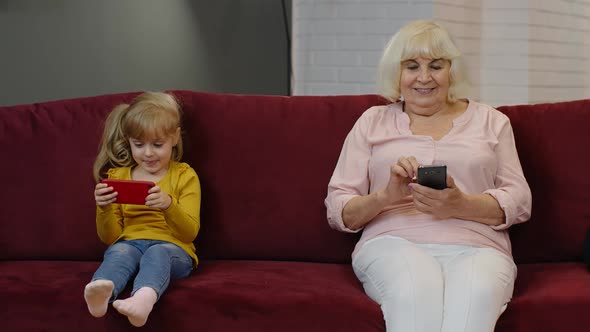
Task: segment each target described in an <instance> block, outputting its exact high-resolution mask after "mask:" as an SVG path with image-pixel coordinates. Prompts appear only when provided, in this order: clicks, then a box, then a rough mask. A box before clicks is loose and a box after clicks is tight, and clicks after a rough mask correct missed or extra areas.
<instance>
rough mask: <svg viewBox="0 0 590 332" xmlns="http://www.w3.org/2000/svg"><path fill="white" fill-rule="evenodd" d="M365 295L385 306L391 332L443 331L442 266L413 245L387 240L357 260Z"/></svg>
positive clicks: (372, 244) (366, 247)
mask: <svg viewBox="0 0 590 332" xmlns="http://www.w3.org/2000/svg"><path fill="white" fill-rule="evenodd" d="M353 269H354V272H355V274H356V275H357V277H358V278H359V280H360V281H361V282H362V284H363V287H364V289H365V292H366V293H367V295H368V296H369V297H371V298H372V299H373V300H374V301H375V302H377V303H379V304H380V305H381V310H382V311H383V316H384V318H385V325H386V329H387V331H393V332H395V331H404V332H432V331H440V328H441V324H442V316H443V277H442V271H441V268H440V265H439V263H438V262H437V261H436V260H435V259H434V258H432V257H431V256H430V255H429V254H427V253H426V252H424V251H423V250H422V249H420V248H418V247H417V246H416V245H414V244H413V243H411V242H409V241H406V240H404V239H401V238H397V237H392V236H384V237H381V238H377V239H374V240H370V241H369V242H367V243H365V244H364V245H363V247H362V248H361V250H360V251H359V252H358V253H357V255H356V256H355V258H354V260H353Z"/></svg>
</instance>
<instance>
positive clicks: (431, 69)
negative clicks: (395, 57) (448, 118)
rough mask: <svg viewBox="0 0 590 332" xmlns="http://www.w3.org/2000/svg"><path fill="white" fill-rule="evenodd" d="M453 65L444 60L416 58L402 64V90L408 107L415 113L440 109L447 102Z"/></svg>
mask: <svg viewBox="0 0 590 332" xmlns="http://www.w3.org/2000/svg"><path fill="white" fill-rule="evenodd" d="M450 71H451V63H450V62H449V61H448V60H444V59H426V58H416V59H410V60H406V61H403V62H402V64H401V79H400V90H401V95H402V96H403V97H404V101H405V104H406V107H408V108H409V109H410V110H412V111H414V112H425V111H427V110H426V109H432V108H434V109H438V108H439V107H441V106H443V105H445V104H446V102H447V97H448V93H449V85H450V82H449V81H450V80H449V75H450Z"/></svg>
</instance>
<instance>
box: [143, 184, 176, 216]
mask: <svg viewBox="0 0 590 332" xmlns="http://www.w3.org/2000/svg"><path fill="white" fill-rule="evenodd" d="M148 193H149V195H148V196H147V197H146V199H145V205H147V206H149V207H151V208H154V209H160V210H162V211H163V210H166V209H167V208H169V207H170V204H172V198H171V197H170V195H168V194H167V193H165V192H164V191H162V189H161V188H160V187H159V186H155V187H152V188H151V189H150V190H149V191H148Z"/></svg>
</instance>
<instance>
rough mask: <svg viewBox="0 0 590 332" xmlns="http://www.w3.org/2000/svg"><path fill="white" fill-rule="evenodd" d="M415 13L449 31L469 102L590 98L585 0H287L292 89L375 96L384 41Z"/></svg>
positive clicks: (589, 15) (589, 11) (589, 18)
mask: <svg viewBox="0 0 590 332" xmlns="http://www.w3.org/2000/svg"><path fill="white" fill-rule="evenodd" d="M420 18H431V19H435V20H437V21H439V22H441V23H442V24H443V25H444V26H446V27H447V28H448V29H449V31H450V32H451V33H452V34H453V36H454V37H455V40H456V42H457V44H458V46H459V48H460V49H461V50H462V51H463V54H464V56H465V59H466V62H467V66H468V68H469V73H470V78H471V82H472V92H471V97H472V98H474V99H476V100H480V101H483V102H486V103H489V104H491V105H496V106H499V105H508V104H521V103H539V102H550V101H559V100H572V99H582V98H590V78H589V74H590V0H434V1H417V0H398V1H395V0H293V66H294V71H293V85H292V87H293V88H292V93H293V94H295V95H322V94H358V93H374V92H375V91H376V90H375V84H374V82H375V78H376V70H377V63H378V60H379V57H380V55H381V51H382V49H383V47H384V46H385V44H386V42H387V41H388V40H389V38H390V37H391V36H392V35H393V34H394V33H395V32H396V31H397V30H398V29H399V28H400V27H401V26H403V25H404V24H406V23H407V22H409V21H410V20H414V19H420Z"/></svg>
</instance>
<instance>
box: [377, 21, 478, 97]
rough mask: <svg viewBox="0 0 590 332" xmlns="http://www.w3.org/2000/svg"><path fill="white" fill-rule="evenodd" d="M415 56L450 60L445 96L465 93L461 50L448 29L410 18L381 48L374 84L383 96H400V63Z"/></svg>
mask: <svg viewBox="0 0 590 332" xmlns="http://www.w3.org/2000/svg"><path fill="white" fill-rule="evenodd" d="M419 57H423V58H427V59H445V60H448V61H449V62H450V63H451V70H450V77H449V80H450V82H449V93H448V96H447V100H448V101H450V102H455V101H456V100H457V99H459V98H462V97H465V96H466V90H467V85H468V82H467V75H466V71H465V67H464V64H463V60H462V56H461V52H460V51H459V49H458V48H457V46H455V43H454V42H453V39H452V37H451V35H450V34H449V32H448V31H447V30H446V29H445V28H443V27H442V26H440V25H439V24H438V23H436V22H434V21H429V20H418V21H414V22H411V23H409V24H407V25H406V26H404V27H403V28H401V29H400V30H399V31H398V32H397V33H396V34H395V35H394V36H393V37H392V38H391V40H389V43H388V44H387V46H386V47H385V50H384V51H383V55H382V56H381V61H380V62H379V72H378V80H377V88H378V91H379V94H380V95H381V96H383V97H384V98H385V99H387V100H389V101H391V102H396V101H399V100H400V97H402V96H401V90H400V79H401V64H402V62H403V61H406V60H410V59H416V58H419Z"/></svg>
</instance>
